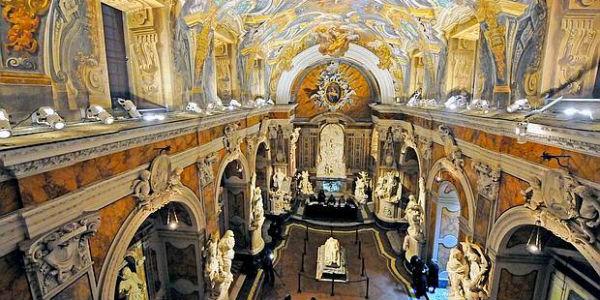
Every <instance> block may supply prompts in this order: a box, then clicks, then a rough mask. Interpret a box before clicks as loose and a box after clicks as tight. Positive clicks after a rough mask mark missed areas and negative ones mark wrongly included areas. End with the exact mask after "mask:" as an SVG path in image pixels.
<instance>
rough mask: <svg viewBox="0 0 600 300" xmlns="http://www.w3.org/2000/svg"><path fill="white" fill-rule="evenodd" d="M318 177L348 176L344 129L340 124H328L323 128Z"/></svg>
mask: <svg viewBox="0 0 600 300" xmlns="http://www.w3.org/2000/svg"><path fill="white" fill-rule="evenodd" d="M317 177H326V178H346V161H345V159H344V129H343V127H342V126H341V125H339V124H327V125H325V126H323V128H322V130H321V135H320V141H319V157H318V160H317Z"/></svg>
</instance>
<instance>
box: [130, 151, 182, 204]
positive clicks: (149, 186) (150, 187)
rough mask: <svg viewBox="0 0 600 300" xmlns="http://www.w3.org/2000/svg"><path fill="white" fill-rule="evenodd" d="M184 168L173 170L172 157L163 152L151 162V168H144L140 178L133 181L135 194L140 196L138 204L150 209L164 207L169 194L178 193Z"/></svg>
mask: <svg viewBox="0 0 600 300" xmlns="http://www.w3.org/2000/svg"><path fill="white" fill-rule="evenodd" d="M182 172H183V169H182V168H177V169H175V171H171V159H170V158H169V157H168V156H167V155H165V154H161V155H159V156H157V157H156V158H155V159H154V160H153V161H152V163H151V164H150V169H149V170H143V171H142V172H141V173H140V178H139V179H137V180H135V181H134V182H133V191H134V195H135V196H136V197H137V198H138V200H139V202H138V206H139V207H140V208H142V209H145V210H149V211H156V210H158V209H160V208H161V207H163V206H164V205H165V204H166V203H167V202H168V200H169V196H171V195H173V194H175V193H177V191H176V189H175V188H176V187H180V186H182V185H181V178H180V177H181V173H182Z"/></svg>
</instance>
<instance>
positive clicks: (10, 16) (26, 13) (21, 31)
mask: <svg viewBox="0 0 600 300" xmlns="http://www.w3.org/2000/svg"><path fill="white" fill-rule="evenodd" d="M0 5H2V7H3V8H2V17H4V19H5V20H6V21H7V22H8V23H10V28H9V29H8V32H7V43H6V48H7V49H8V50H13V51H16V52H21V51H25V52H29V53H31V54H33V53H36V52H37V50H38V41H37V40H36V37H35V34H36V32H37V30H38V27H39V26H40V16H42V15H44V14H45V13H46V12H47V11H48V7H49V6H50V0H0Z"/></svg>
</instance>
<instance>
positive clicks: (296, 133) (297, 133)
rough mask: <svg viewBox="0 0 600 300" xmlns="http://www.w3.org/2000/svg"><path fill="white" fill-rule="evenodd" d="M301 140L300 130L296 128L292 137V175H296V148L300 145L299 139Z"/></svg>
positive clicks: (290, 162)
mask: <svg viewBox="0 0 600 300" xmlns="http://www.w3.org/2000/svg"><path fill="white" fill-rule="evenodd" d="M299 138H300V128H296V129H294V130H293V131H292V134H291V135H290V154H289V156H290V159H289V166H290V174H294V173H296V146H297V143H298V139H299Z"/></svg>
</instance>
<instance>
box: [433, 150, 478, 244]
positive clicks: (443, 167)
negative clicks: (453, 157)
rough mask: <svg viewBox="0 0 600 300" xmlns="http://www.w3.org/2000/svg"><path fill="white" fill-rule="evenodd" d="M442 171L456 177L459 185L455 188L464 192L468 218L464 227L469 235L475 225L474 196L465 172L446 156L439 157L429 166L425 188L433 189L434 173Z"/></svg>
mask: <svg viewBox="0 0 600 300" xmlns="http://www.w3.org/2000/svg"><path fill="white" fill-rule="evenodd" d="M442 171H446V172H448V173H449V174H451V175H452V177H454V178H455V179H457V180H458V183H459V184H460V186H456V188H461V189H462V190H463V192H464V196H465V198H466V199H464V201H465V202H466V204H467V205H466V208H467V216H468V219H467V226H468V227H467V228H466V229H467V231H468V233H469V235H471V234H472V232H473V228H474V226H475V218H474V214H475V196H474V195H473V190H472V189H471V185H470V184H469V179H468V178H467V175H465V173H464V172H463V171H462V170H458V169H457V168H456V167H455V166H454V164H452V162H450V161H449V160H448V159H447V158H441V159H439V160H438V161H436V162H435V163H434V164H433V166H432V167H431V170H430V171H429V175H428V177H427V182H426V190H428V191H431V190H432V189H433V185H434V183H435V178H436V175H437V174H438V173H439V172H442ZM459 200H460V199H459ZM462 206H463V205H462V202H461V210H462V209H463V208H464V207H462ZM425 216H426V217H427V214H425ZM427 221H428V220H425V223H426V224H427Z"/></svg>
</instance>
